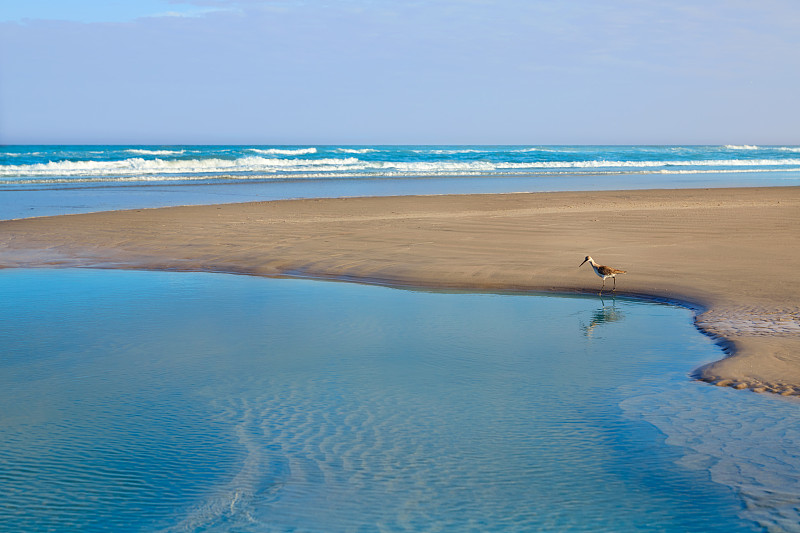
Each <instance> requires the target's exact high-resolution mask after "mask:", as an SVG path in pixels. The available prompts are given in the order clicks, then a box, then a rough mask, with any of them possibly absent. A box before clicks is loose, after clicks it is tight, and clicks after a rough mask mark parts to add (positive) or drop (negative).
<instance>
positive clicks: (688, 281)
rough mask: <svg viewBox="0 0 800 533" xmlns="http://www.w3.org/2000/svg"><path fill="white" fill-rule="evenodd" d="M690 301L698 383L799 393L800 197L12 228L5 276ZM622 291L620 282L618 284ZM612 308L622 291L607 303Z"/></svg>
mask: <svg viewBox="0 0 800 533" xmlns="http://www.w3.org/2000/svg"><path fill="white" fill-rule="evenodd" d="M587 254H588V255H591V256H592V257H594V259H595V260H596V261H598V262H599V263H601V264H606V265H610V266H613V267H617V268H621V269H625V270H627V271H628V273H627V274H626V275H623V276H620V277H619V279H618V281H617V294H618V295H631V296H640V297H648V298H660V299H669V300H673V301H679V302H682V303H685V304H688V305H690V306H692V307H694V308H695V309H696V310H697V318H696V322H697V326H698V327H699V328H700V329H701V330H703V331H704V332H706V333H708V334H709V335H712V336H713V337H714V338H715V339H717V340H718V342H719V343H720V345H721V346H722V347H723V348H724V349H725V351H726V353H727V354H728V356H727V357H726V358H724V359H722V360H720V361H718V362H716V363H713V364H710V365H707V366H706V367H703V368H701V369H698V371H697V373H696V375H697V377H698V378H699V379H703V380H705V381H709V382H713V383H716V384H718V385H721V386H725V385H727V386H732V387H735V388H739V389H745V388H749V389H752V390H755V391H757V392H765V391H768V392H774V393H778V394H783V395H798V394H800V270H798V268H797V266H798V260H800V188H798V187H777V188H735V189H696V190H680V189H679V190H649V191H602V192H564V193H520V194H496V195H466V196H418V197H411V196H405V197H380V198H346V199H321V200H287V201H276V202H258V203H244V204H224V205H212V206H192V207H169V208H161V209H141V210H129V211H115V212H103V213H92V214H82V215H65V216H57V217H43V218H33V219H23V220H11V221H1V222H0V267H4V268H13V267H95V268H124V269H159V270H161V269H166V270H186V271H215V272H233V273H241V274H252V275H261V276H298V277H315V278H333V279H345V280H352V281H362V282H375V283H385V284H391V285H401V286H423V287H441V288H458V289H495V290H535V291H554V292H586V293H595V294H596V293H597V291H598V290H599V288H600V284H601V281H600V278H598V277H597V276H595V274H594V273H593V272H592V271H591V269H590V268H589V267H588V265H584V266H583V267H581V268H578V265H579V264H580V263H581V261H582V260H583V258H584V256H586V255H587ZM609 285H611V283H610V280H609V283H608V285H607V287H608V286H609ZM606 296H607V297H610V296H611V293H610V292H607V293H606Z"/></svg>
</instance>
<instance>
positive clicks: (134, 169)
mask: <svg viewBox="0 0 800 533" xmlns="http://www.w3.org/2000/svg"><path fill="white" fill-rule="evenodd" d="M308 150H316V149H315V148H309V149H308ZM271 155H272V154H271ZM799 166H800V158H787V159H754V160H739V159H724V160H722V159H717V160H707V161H706V160H689V161H677V160H673V161H667V160H658V161H624V160H623V161H606V160H601V161H587V160H584V161H529V162H519V161H517V162H512V161H491V160H488V159H481V160H477V161H476V160H472V161H459V160H434V161H362V160H359V159H358V158H357V157H338V158H337V157H330V158H321V159H303V158H280V157H268V156H261V155H252V156H245V157H239V158H236V159H223V158H219V157H210V158H198V159H181V160H176V159H165V158H153V159H145V158H143V157H133V158H128V159H123V160H118V161H94V160H92V161H70V160H61V161H51V162H48V163H36V164H28V165H0V178H6V179H5V180H2V182H3V183H6V184H8V183H23V182H24V183H32V182H33V181H34V180H37V179H40V180H59V179H65V180H68V181H75V180H76V179H77V178H100V179H102V180H105V181H123V180H122V179H121V178H126V179H127V178H136V179H138V180H139V181H158V180H168V179H169V177H170V176H173V177H174V176H180V179H183V180H187V179H215V178H219V177H225V178H230V177H233V176H237V175H248V174H251V175H259V176H258V177H260V178H262V179H263V178H265V177H266V178H269V177H285V176H298V175H304V174H307V173H313V174H315V175H321V176H322V177H336V176H334V174H337V173H338V174H341V175H344V176H352V177H358V176H402V175H430V176H439V175H442V176H444V175H459V174H460V175H472V174H481V173H483V174H487V173H490V174H525V173H537V174H542V173H547V172H554V173H559V172H570V171H574V172H581V171H584V172H592V173H622V174H632V173H675V174H678V173H702V172H728V173H732V172H741V171H757V172H764V171H778V170H779V171H789V170H797V167H799ZM26 178H28V179H26ZM134 181H135V180H134ZM41 183H58V181H41Z"/></svg>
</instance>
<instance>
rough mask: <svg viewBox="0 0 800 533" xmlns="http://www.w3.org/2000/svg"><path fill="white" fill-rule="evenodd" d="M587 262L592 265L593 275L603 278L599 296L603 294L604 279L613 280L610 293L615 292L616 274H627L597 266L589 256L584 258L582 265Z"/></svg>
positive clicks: (607, 267)
mask: <svg viewBox="0 0 800 533" xmlns="http://www.w3.org/2000/svg"><path fill="white" fill-rule="evenodd" d="M587 261H588V262H589V264H590V265H592V268H593V269H594V273H595V274H597V275H598V276H600V277H601V278H603V285H602V286H601V287H600V294H603V288H604V287H605V286H606V278H613V279H614V288H613V289H612V291H611V292H614V291H615V290H617V274H626V273H627V272H625V271H624V270H620V269H618V268H611V267H609V266H605V265H598V264H597V263H595V262H594V259H592V256H590V255H587V256H586V259H584V260H583V263H586V262H587ZM583 263H581V264H580V265H578V268H580V267H582V266H583Z"/></svg>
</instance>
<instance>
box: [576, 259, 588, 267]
mask: <svg viewBox="0 0 800 533" xmlns="http://www.w3.org/2000/svg"><path fill="white" fill-rule="evenodd" d="M586 261H587V260H586V259H584V260H583V263H585V262H586ZM583 263H581V264H580V265H578V268H580V267H582V266H583Z"/></svg>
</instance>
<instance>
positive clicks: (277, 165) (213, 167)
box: [0, 156, 359, 177]
mask: <svg viewBox="0 0 800 533" xmlns="http://www.w3.org/2000/svg"><path fill="white" fill-rule="evenodd" d="M358 163H359V161H358V159H355V158H344V159H338V158H326V159H314V160H305V159H272V158H266V157H259V156H249V157H241V158H238V159H219V158H208V159H189V160H165V159H158V158H156V159H143V158H140V157H135V158H130V159H123V160H120V161H51V162H48V163H36V164H32V165H4V166H2V167H0V176H8V177H10V176H103V175H109V176H117V175H143V174H192V173H219V172H258V171H264V172H268V171H270V170H284V171H285V170H295V169H296V170H304V169H306V168H316V169H318V170H319V169H321V168H332V169H339V168H345V167H348V166H351V165H354V164H358Z"/></svg>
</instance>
